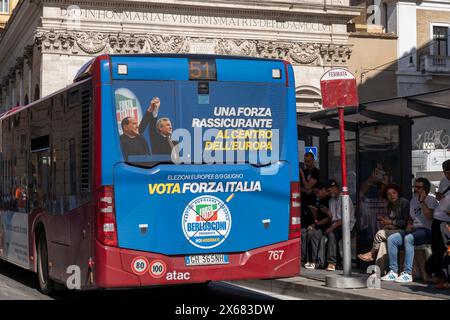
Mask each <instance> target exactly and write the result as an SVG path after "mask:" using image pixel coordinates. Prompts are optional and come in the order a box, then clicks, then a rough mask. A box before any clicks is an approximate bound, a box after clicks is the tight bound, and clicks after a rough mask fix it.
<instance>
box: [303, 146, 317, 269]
mask: <svg viewBox="0 0 450 320" xmlns="http://www.w3.org/2000/svg"><path fill="white" fill-rule="evenodd" d="M304 163H305V168H304V169H300V187H301V188H300V192H301V198H300V199H301V226H302V240H301V244H302V248H301V250H302V252H301V253H302V261H306V260H307V245H306V244H307V241H308V240H307V229H308V228H309V227H310V226H311V225H312V224H314V216H313V213H312V212H311V210H310V206H312V205H314V204H315V203H316V194H315V193H314V192H313V188H314V187H315V185H316V184H317V182H318V181H319V169H317V168H316V166H315V163H314V154H312V153H311V152H308V153H305V155H304Z"/></svg>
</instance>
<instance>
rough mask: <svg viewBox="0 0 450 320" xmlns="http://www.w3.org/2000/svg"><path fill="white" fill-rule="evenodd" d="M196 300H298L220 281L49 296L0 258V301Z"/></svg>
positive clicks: (28, 274)
mask: <svg viewBox="0 0 450 320" xmlns="http://www.w3.org/2000/svg"><path fill="white" fill-rule="evenodd" d="M155 297H156V298H157V299H159V300H175V301H177V300H183V299H189V300H194V301H195V300H196V298H195V297H199V300H200V299H201V301H202V302H205V301H207V302H211V303H213V302H215V301H223V300H237V301H251V300H266V301H270V300H277V299H281V300H286V299H298V298H295V297H290V296H284V295H282V294H277V293H273V292H266V291H261V290H252V289H249V288H246V287H242V286H237V285H232V284H228V283H224V282H214V283H210V284H209V285H206V286H205V285H181V286H165V287H155V288H146V289H138V290H136V289H134V290H111V291H88V292H76V291H69V290H60V291H57V292H56V293H55V294H53V295H52V296H51V297H49V296H46V295H43V294H41V293H40V292H39V291H38V290H37V281H36V275H35V274H34V273H32V272H29V271H26V270H23V269H22V268H20V267H17V266H14V265H12V264H9V263H6V262H3V261H0V300H92V299H95V300H103V299H105V300H106V299H113V300H114V299H124V298H125V299H130V300H133V299H152V300H154V299H155Z"/></svg>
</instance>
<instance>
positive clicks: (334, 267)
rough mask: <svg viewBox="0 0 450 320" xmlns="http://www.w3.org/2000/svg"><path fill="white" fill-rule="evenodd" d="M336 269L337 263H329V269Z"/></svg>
mask: <svg viewBox="0 0 450 320" xmlns="http://www.w3.org/2000/svg"><path fill="white" fill-rule="evenodd" d="M334 270H336V265H335V264H334V263H329V264H328V267H327V271H334Z"/></svg>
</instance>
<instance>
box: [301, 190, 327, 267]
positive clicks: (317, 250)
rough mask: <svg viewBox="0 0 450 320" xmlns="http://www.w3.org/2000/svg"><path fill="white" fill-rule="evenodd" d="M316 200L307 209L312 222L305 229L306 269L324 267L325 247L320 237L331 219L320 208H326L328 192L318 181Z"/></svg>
mask: <svg viewBox="0 0 450 320" xmlns="http://www.w3.org/2000/svg"><path fill="white" fill-rule="evenodd" d="M314 192H315V193H316V196H317V200H316V203H315V205H310V206H309V209H310V211H311V213H312V214H313V216H314V224H312V225H310V226H309V227H308V228H307V229H306V233H307V234H306V247H307V256H306V257H307V262H306V264H305V268H306V269H316V268H323V267H325V249H324V246H323V245H322V242H321V239H322V236H323V232H324V231H325V230H326V229H328V228H329V227H330V226H331V223H330V221H331V219H330V218H329V217H328V214H327V213H326V212H325V211H323V210H322V208H321V207H322V206H324V207H326V208H328V205H329V201H330V194H329V193H328V191H327V188H326V187H325V184H323V183H321V182H319V183H318V184H317V185H316V187H315V188H314Z"/></svg>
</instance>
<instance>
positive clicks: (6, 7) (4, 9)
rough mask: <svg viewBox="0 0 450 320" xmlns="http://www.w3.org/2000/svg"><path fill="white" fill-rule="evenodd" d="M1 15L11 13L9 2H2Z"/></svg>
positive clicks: (4, 0) (0, 2)
mask: <svg viewBox="0 0 450 320" xmlns="http://www.w3.org/2000/svg"><path fill="white" fill-rule="evenodd" d="M0 13H9V0H0Z"/></svg>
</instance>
